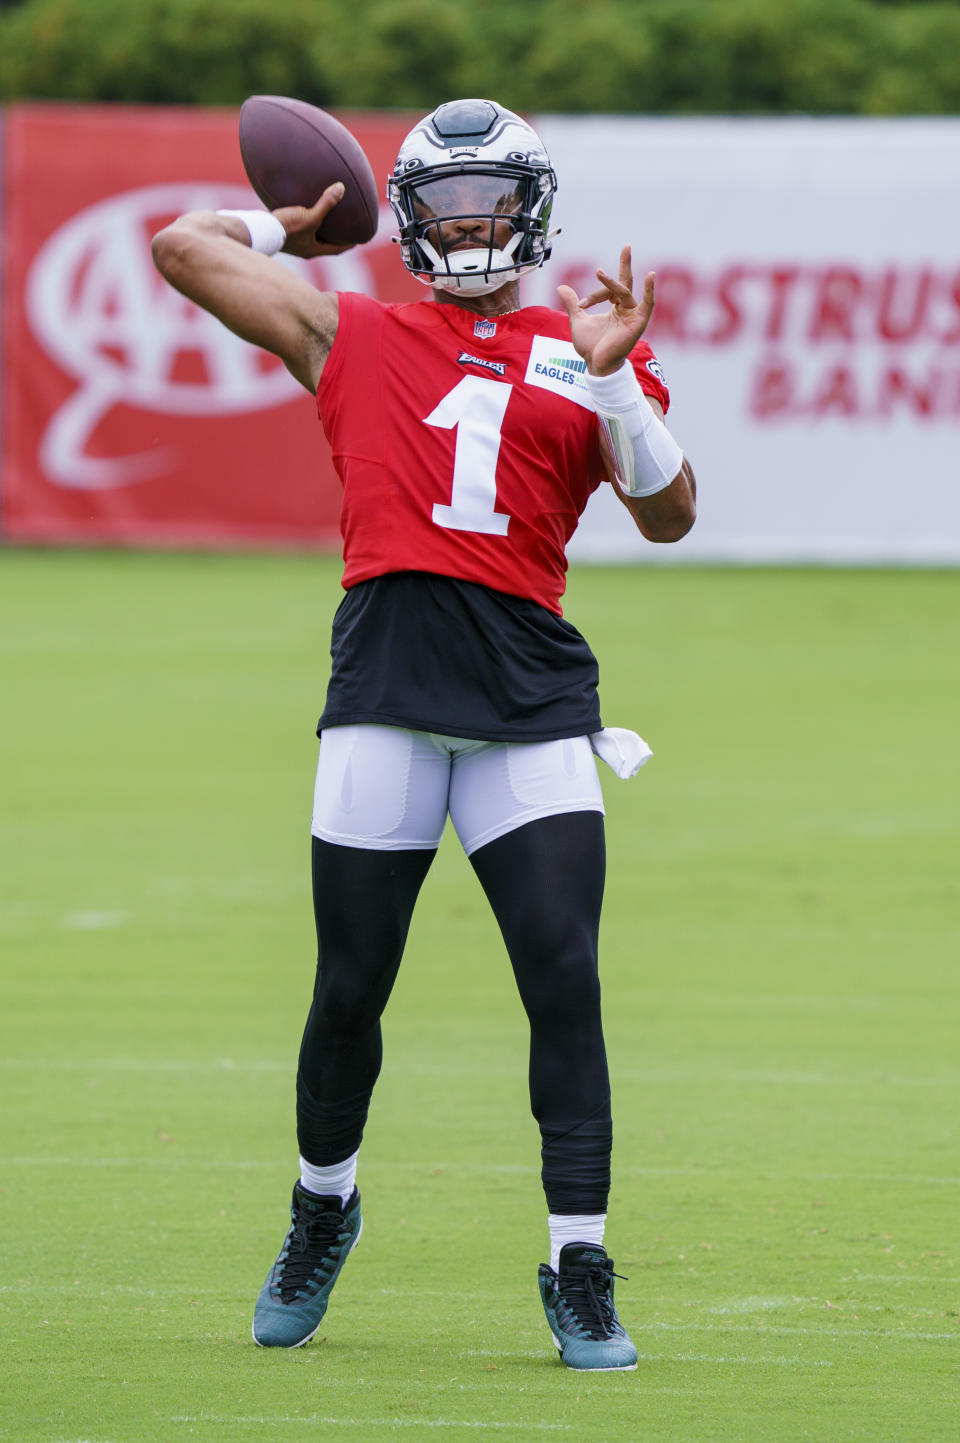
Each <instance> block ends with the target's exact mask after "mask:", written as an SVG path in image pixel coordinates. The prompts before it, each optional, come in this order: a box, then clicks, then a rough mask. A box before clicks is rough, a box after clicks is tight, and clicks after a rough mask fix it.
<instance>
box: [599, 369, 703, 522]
mask: <svg viewBox="0 0 960 1443" xmlns="http://www.w3.org/2000/svg"><path fill="white" fill-rule="evenodd" d="M585 379H586V382H587V389H588V390H589V392H590V395H591V396H592V397H593V403H594V405H595V406H596V408H597V416H598V417H599V419H600V424H601V425H602V426H603V429H604V432H605V434H606V437H607V440H608V442H609V444H610V450H611V451H612V452H613V457H614V460H615V462H616V466H617V476H618V479H619V481H620V484H621V485H622V487H623V489H624V491H625V492H626V493H627V495H628V496H654V495H655V494H656V493H657V492H658V491H663V490H664V489H665V488H666V487H667V486H669V485H670V482H671V481H672V480H673V479H674V477H675V476H676V474H677V472H678V471H679V470H680V467H681V466H682V464H683V452H682V451H681V450H680V447H679V446H678V445H677V443H676V441H675V440H674V439H673V437H672V436H671V435H670V432H669V431H668V430H667V428H666V426H665V425H664V424H663V422H662V421H661V420H660V418H659V416H656V415H655V414H654V412H653V408H652V407H651V405H650V402H649V401H648V400H647V398H646V396H645V395H644V394H643V392H642V391H641V389H640V383H639V381H638V380H637V378H636V375H635V374H634V370H633V367H632V366H631V364H630V362H629V361H624V363H623V365H622V366H621V367H620V369H619V371H614V373H613V375H612V376H591V374H590V372H589V371H588V372H587V374H586V378H585Z"/></svg>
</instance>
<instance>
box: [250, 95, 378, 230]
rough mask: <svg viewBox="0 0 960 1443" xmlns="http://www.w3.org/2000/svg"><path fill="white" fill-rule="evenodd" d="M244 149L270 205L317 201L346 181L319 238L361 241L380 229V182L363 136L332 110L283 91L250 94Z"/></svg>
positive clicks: (254, 181)
mask: <svg viewBox="0 0 960 1443" xmlns="http://www.w3.org/2000/svg"><path fill="white" fill-rule="evenodd" d="M240 154H241V156H242V157H243V165H244V169H245V170H246V172H247V176H248V178H249V180H250V184H251V185H252V186H253V188H254V190H255V191H256V192H257V195H258V196H259V197H260V199H261V200H262V201H263V203H264V205H265V206H267V207H268V208H269V209H270V210H277V209H278V208H279V207H280V206H284V205H313V204H314V203H315V202H316V201H318V200H319V199H320V196H321V195H322V194H323V192H324V191H325V190H326V188H327V186H328V185H332V184H333V182H334V181H335V180H342V181H343V183H344V185H345V187H346V189H345V191H344V193H343V199H342V200H341V201H340V203H339V205H337V206H336V208H335V209H334V210H332V211H331V212H330V214H329V215H328V216H327V219H326V220H325V221H324V223H323V225H322V226H321V228H320V230H319V231H318V232H317V239H318V240H321V241H325V242H326V243H327V244H328V245H361V244H362V243H363V242H364V241H368V240H371V239H372V238H373V236H374V235H376V231H377V220H378V217H379V211H380V206H379V201H378V197H377V182H376V179H375V177H374V174H373V171H372V170H371V168H370V162H369V161H368V160H367V157H366V156H365V155H364V153H363V150H362V148H361V146H360V143H359V141H357V140H356V139H355V137H354V136H352V135H351V134H350V132H349V130H347V128H346V126H344V125H341V124H340V121H339V120H334V118H333V116H332V115H329V114H328V113H327V111H325V110H320V109H318V107H317V106H315V105H307V103H306V102H305V101H303V100H291V99H289V98H288V97H287V96H284V95H251V96H250V97H249V99H248V100H245V101H244V102H243V105H242V106H241V107H240Z"/></svg>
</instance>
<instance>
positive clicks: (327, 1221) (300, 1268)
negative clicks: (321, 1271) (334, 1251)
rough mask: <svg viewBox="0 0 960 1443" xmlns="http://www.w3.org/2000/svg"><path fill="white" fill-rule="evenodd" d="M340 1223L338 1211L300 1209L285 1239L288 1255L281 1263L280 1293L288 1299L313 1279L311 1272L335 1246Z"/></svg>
mask: <svg viewBox="0 0 960 1443" xmlns="http://www.w3.org/2000/svg"><path fill="white" fill-rule="evenodd" d="M342 1226H343V1216H342V1214H340V1213H335V1212H328V1213H318V1214H317V1215H316V1216H310V1215H309V1214H307V1213H302V1214H301V1215H300V1216H299V1217H298V1218H297V1219H296V1220H295V1222H294V1224H293V1227H292V1229H291V1233H290V1239H289V1242H288V1243H287V1255H286V1257H285V1258H284V1260H283V1262H282V1263H281V1265H280V1296H281V1297H282V1299H283V1301H284V1302H285V1303H286V1302H290V1301H291V1299H292V1298H293V1297H294V1296H295V1295H296V1294H297V1293H298V1292H304V1291H306V1288H307V1285H308V1284H309V1283H311V1282H314V1283H315V1282H316V1278H315V1276H314V1274H315V1273H316V1271H317V1269H318V1268H320V1267H322V1266H323V1263H324V1262H325V1261H326V1258H327V1255H328V1254H329V1252H330V1250H331V1248H333V1247H335V1246H336V1244H337V1242H338V1240H339V1235H340V1229H341V1228H342Z"/></svg>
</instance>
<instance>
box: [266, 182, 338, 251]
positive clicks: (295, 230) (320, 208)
mask: <svg viewBox="0 0 960 1443" xmlns="http://www.w3.org/2000/svg"><path fill="white" fill-rule="evenodd" d="M342 197H343V183H342V181H339V180H338V181H335V182H334V183H333V185H328V186H327V188H326V190H325V191H324V192H323V195H322V196H321V197H320V199H319V200H318V201H317V202H316V204H315V205H312V206H305V205H284V206H281V207H280V209H279V210H275V211H274V212H273V214H274V215H275V216H276V218H277V220H278V221H279V222H280V224H281V225H282V226H283V228H284V230H285V231H286V233H287V239H286V240H285V242H284V244H283V249H284V251H285V252H286V253H287V255H291V256H302V257H303V258H304V259H305V260H310V259H312V258H313V257H314V256H338V255H340V253H341V251H348V250H352V249H353V247H352V246H349V245H345V246H335V245H329V244H328V243H327V242H326V241H322V240H320V239H319V238H318V231H319V230H320V228H321V226H322V225H323V222H324V221H325V220H326V218H327V216H328V215H329V214H330V212H331V211H332V210H333V208H334V206H335V205H337V204H338V203H339V201H340V200H341V199H342Z"/></svg>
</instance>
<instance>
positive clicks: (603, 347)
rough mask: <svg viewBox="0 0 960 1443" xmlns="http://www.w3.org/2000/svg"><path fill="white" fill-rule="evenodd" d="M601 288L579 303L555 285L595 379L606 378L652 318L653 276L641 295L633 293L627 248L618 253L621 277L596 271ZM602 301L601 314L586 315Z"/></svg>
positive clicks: (569, 289)
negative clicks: (606, 307)
mask: <svg viewBox="0 0 960 1443" xmlns="http://www.w3.org/2000/svg"><path fill="white" fill-rule="evenodd" d="M597 279H598V281H599V282H600V288H599V289H598V290H595V291H591V292H590V294H589V295H588V296H585V297H584V299H583V300H580V299H579V298H578V296H577V293H576V291H575V290H573V288H572V287H571V286H558V287H557V295H558V296H559V297H560V304H561V305H562V306H563V309H564V310H565V311H566V313H567V315H568V316H569V318H570V339H571V340H572V341H573V344H574V347H575V348H576V350H577V352H578V354H579V355H581V356H582V357H583V359H584V360H585V361H586V363H587V370H588V371H590V372H591V373H592V374H593V375H595V376H609V375H610V374H612V372H614V371H617V370H619V369H620V366H621V365H622V363H623V362H624V361H625V360H626V358H627V356H628V355H629V354H630V352H631V351H632V350H633V348H634V346H635V345H636V344H637V342H638V341H639V339H640V337H641V336H642V335H643V333H644V331H645V330H646V329H647V326H648V325H649V324H650V317H651V316H652V315H653V301H654V296H653V286H654V273H653V271H650V272H649V273H648V275H647V278H646V280H645V281H644V283H643V295H642V296H641V298H640V300H639V301H638V300H636V299H635V297H634V294H633V265H632V259H631V254H630V247H629V246H624V248H623V250H622V251H621V252H620V276H619V279H617V280H615V279H614V278H613V276H610V275H608V274H607V272H606V271H604V270H599V269H598V271H597ZM602 301H609V302H610V310H609V311H607V312H606V313H605V314H603V315H599V316H589V315H587V311H588V310H590V308H591V307H592V306H597V305H600V303H601V302H602Z"/></svg>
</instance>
